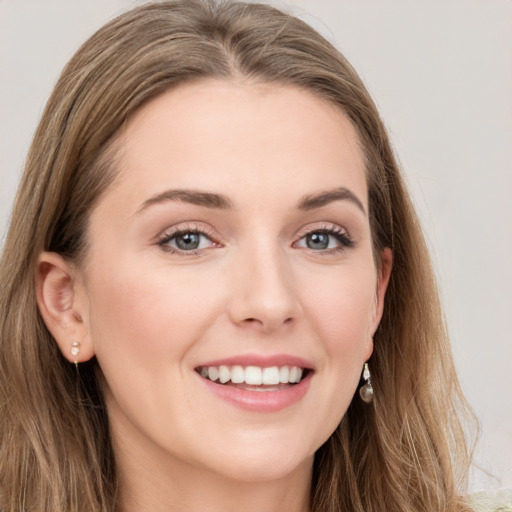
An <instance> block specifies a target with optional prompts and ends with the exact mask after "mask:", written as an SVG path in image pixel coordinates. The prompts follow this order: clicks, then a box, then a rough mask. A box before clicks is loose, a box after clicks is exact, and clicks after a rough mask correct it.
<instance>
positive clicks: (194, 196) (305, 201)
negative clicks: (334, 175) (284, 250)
mask: <svg viewBox="0 0 512 512" xmlns="http://www.w3.org/2000/svg"><path fill="white" fill-rule="evenodd" d="M165 201H179V202H183V203H189V204H193V205H196V206H204V207H205V208H213V209H220V210H229V209H232V208H233V203H232V202H231V200H230V199H229V198H228V197H227V196H225V195H223V194H214V193H212V192H202V191H198V190H187V189H176V190H166V191H164V192H162V193H160V194H157V195H155V196H152V197H150V198H149V199H147V200H146V201H144V202H143V203H142V205H141V207H140V208H139V209H138V210H137V213H140V212H142V211H143V210H145V209H146V208H148V207H149V206H152V205H154V204H159V203H163V202H165ZM334 201H350V202H352V203H353V204H355V205H356V206H357V207H358V208H359V209H360V210H361V211H362V212H363V213H364V214H365V215H366V210H365V208H364V206H363V203H362V202H361V201H360V199H359V198H358V197H357V196H356V195H355V194H354V193H353V192H352V191H350V190H349V189H348V188H345V187H339V188H335V189H332V190H326V191H323V192H319V193H317V194H308V195H305V196H303V197H302V198H301V199H300V200H299V202H298V204H297V209H298V210H314V209H315V208H321V207H322V206H326V205H328V204H329V203H332V202H334Z"/></svg>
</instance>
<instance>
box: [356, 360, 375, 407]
mask: <svg viewBox="0 0 512 512" xmlns="http://www.w3.org/2000/svg"><path fill="white" fill-rule="evenodd" d="M363 379H364V380H365V381H366V384H363V385H362V386H361V387H360V388H359V396H360V397H361V400H362V401H363V402H365V403H367V404H369V403H371V402H372V400H373V387H372V379H371V376H370V369H369V368H368V363H364V367H363Z"/></svg>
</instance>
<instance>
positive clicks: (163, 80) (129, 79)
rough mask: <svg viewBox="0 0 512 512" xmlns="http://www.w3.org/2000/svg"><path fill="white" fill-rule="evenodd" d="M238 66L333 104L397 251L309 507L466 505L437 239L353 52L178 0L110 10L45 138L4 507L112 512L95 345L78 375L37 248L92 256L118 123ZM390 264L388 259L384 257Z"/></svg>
mask: <svg viewBox="0 0 512 512" xmlns="http://www.w3.org/2000/svg"><path fill="white" fill-rule="evenodd" d="M205 77H217V78H220V79H226V80H229V79H232V78H234V77H243V78H247V79H252V78H254V79H257V80H260V81H265V82H267V83H276V84H285V85H290V86H293V87H300V88H303V89H305V90H308V91H310V92H313V93H314V94H316V95H318V96H319V97H321V98H323V99H326V100H328V101H330V102H332V103H333V104H335V105H337V106H338V107H339V108H340V109H341V110H342V111H344V112H345V113H346V114H347V115H348V117H349V118H350V119H351V121H352V123H353V124H354V126H355V127H356V129H357V132H358V135H359V138H360V141H361V146H362V147H363V149H364V152H365V157H366V170H367V181H368V194H369V210H370V223H371V229H372V236H373V244H374V252H375V254H376V255H377V254H379V253H380V251H381V249H382V248H384V247H391V248H392V251H393V271H392V274H391V279H390V284H389V287H388V291H387V297H386V306H385V310H384V316H383V318H382V321H381V324H380V327H379V329H378V331H377V333H376V336H375V340H374V341H375V350H374V355H373V357H372V360H371V370H372V381H373V386H374V389H375V395H376V400H375V402H374V403H373V404H372V405H371V406H367V405H365V404H363V403H361V402H360V401H359V400H358V399H354V400H353V402H352V404H351V405H350V407H349V409H348V411H347V413H346V415H345V418H344V420H343V422H342V423H341V425H340V426H339V427H338V428H337V430H336V431H335V432H334V433H333V434H332V436H331V437H330V439H329V440H328V441H327V442H326V443H325V445H324V446H322V447H321V448H320V449H319V450H318V452H317V454H316V457H315V463H314V473H313V486H312V495H311V510H312V511H314V512H334V511H339V510H344V511H347V512H355V511H358V512H363V511H364V512H378V511H381V512H384V511H386V512H389V511H403V512H405V511H407V512H413V511H425V512H426V511H429V512H432V511H444V512H449V511H453V512H455V511H459V512H460V511H463V510H468V508H467V506H466V505H465V504H464V503H465V502H464V499H463V498H461V497H460V494H461V492H463V491H464V485H465V480H464V479H465V475H466V471H467V466H468V463H469V453H468V449H467V446H466V441H465V436H464V432H463V424H462V423H461V419H460V418H470V415H469V413H468V409H467V405H466V403H465V401H464V399H463V397H462V394H461V391H460V388H459V384H458V381H457V378H456V375H455V371H454V367H453V362H452V357H451V353H450V348H449V343H448V338H447V334H446V331H445V326H444V320H443V316H442V312H441V307H440V304H439V299H438V292H437V289H436V284H435V280H434V277H433V271H432V267H431V264H430V261H429V257H428V251H427V249H426V246H425V242H424V238H423V235H422V232H421V229H420V226H419V223H418V220H417V217H416V214H415V212H414V209H413V207H412V205H411V202H410V199H409V195H408V193H407V191H406V189H405V186H404V183H403V180H402V178H401V176H400V172H399V169H398V166H397V162H396V160H395V157H394V155H393V151H392V148H391V145H390V142H389V139H388V136H387V133H386V130H385V128H384V125H383V123H382V121H381V119H380V117H379V114H378V111H377V109H376V107H375V105H374V103H373V101H372V100H371V98H370V96H369V94H368V92H367V91H366V89H365V87H364V85H363V83H362V82H361V80H360V79H359V77H358V75H357V74H356V73H355V71H354V70H353V69H352V67H351V66H350V64H349V63H348V62H347V61H346V59H345V58H344V57H343V56H342V55H341V54H340V53H339V52H338V51H337V50H336V49H335V48H333V47H332V46H331V45H330V44H329V43H328V42H327V41H326V40H325V39H323V38H322V37H321V36H320V35H319V34H318V33H316V32H315V31H314V30H313V29H312V28H310V27H309V26H308V25H306V24H305V23H304V22H302V21H300V20H298V19H296V18H294V17H292V16H289V15H287V14H284V13H282V12H280V11H278V10H276V9H274V8H272V7H269V6H265V5H258V4H245V3H239V2H227V3H226V2H223V3H219V2H212V1H206V0H205V1H199V0H177V1H171V2H157V3H152V4H148V5H146V6H142V7H139V8H136V9H134V10H132V11H130V12H127V13H125V14H124V15H122V16H120V17H118V18H116V19H115V20H113V21H111V22H110V23H108V24H107V25H106V26H104V27H103V28H102V29H100V30H99V31H98V32H97V33H96V34H94V35H93V36H92V37H91V38H90V39H89V40H88V41H87V42H86V43H85V44H84V45H83V46H82V47H81V48H80V49H79V50H78V51H77V53H76V54H75V55H74V57H73V58H72V59H71V61H70V62H69V63H68V65H67V66H66V67H65V69H64V70H63V72H62V75H61V77H60V79H59V81H58V83H57V85H56V86H55V89H54V91H53V93H52V95H51V97H50V99H49V101H48V104H47V106H46V109H45V111H44V114H43V116H42V119H41V122H40V124H39V127H38V129H37V132H36V134H35V137H34V140H33V143H32V146H31V149H30V152H29V155H28V158H27V162H26V167H25V172H24V175H23V178H22V181H21V184H20V187H19V191H18V195H17V198H16V202H15V207H14V211H13V214H12V221H11V225H10V229H9V231H8V234H7V238H6V242H5V247H4V252H3V256H2V260H1V263H0V283H2V284H1V286H2V294H1V297H0V308H1V317H0V509H1V510H2V511H4V512H14V511H19V510H38V511H52V512H55V511H62V512H64V511H65V512H78V511H82V512H99V511H103V512H107V511H109V512H113V511H114V510H115V509H116V488H117V486H116V468H115V460H114V454H113V451H112V447H111V442H110V436H109V426H108V419H107V415H106V411H105V406H104V402H103V398H102V391H101V385H100V379H101V370H100V369H99V368H98V365H97V363H96V362H95V360H94V359H93V360H92V361H91V362H89V363H86V364H84V365H82V367H81V369H80V372H79V373H77V372H76V371H75V369H74V368H73V367H72V365H70V364H69V363H68V362H67V361H66V360H65V359H64V358H63V357H62V356H61V354H60V352H59V350H58V348H57V345H56V343H55V341H54V340H53V339H52V337H51V335H50V333H49V332H48V330H47V328H46V326H45V324H44V322H43V321H42V319H41V316H40V314H39V312H38V308H37V304H36V300H35V294H34V274H35V265H36V260H37V256H38V255H39V254H40V253H41V251H44V250H47V251H55V252H58V253H60V254H61V255H63V256H64V257H65V258H67V259H68V260H69V261H71V262H74V263H75V264H77V265H79V264H80V261H81V259H82V257H83V255H84V254H85V252H86V251H87V236H86V235H87V222H88V217H89V214H90V212H91V210H92V208H93V207H94V205H95V204H96V202H97V201H98V199H99V198H100V196H101V194H102V193H103V192H104V191H105V190H106V189H107V188H108V186H109V184H110V183H111V181H112V180H113V178H114V176H115V172H116V158H115V144H114V142H115V137H116V134H117V133H118V132H119V130H120V128H121V127H122V126H123V124H124V123H126V121H127V120H128V119H129V118H130V116H131V115H132V114H133V113H134V112H135V111H136V110H137V109H138V108H140V107H141V105H143V104H144V103H145V102H147V101H148V100H149V99H151V98H154V97H155V96H156V95H158V94H160V93H162V92H163V91H166V90H168V89H170V88H172V87H175V86H176V85H177V84H182V83H185V82H190V81H194V80H200V79H202V78H205ZM378 263H379V262H378V261H377V264H378Z"/></svg>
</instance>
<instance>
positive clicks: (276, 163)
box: [114, 80, 367, 205]
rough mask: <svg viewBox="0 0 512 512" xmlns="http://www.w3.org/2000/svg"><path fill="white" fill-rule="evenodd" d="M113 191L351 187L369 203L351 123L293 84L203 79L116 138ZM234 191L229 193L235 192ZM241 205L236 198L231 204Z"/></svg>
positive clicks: (155, 104)
mask: <svg viewBox="0 0 512 512" xmlns="http://www.w3.org/2000/svg"><path fill="white" fill-rule="evenodd" d="M118 149H119V150H120V151H119V155H120V159H119V169H118V171H119V175H118V179H117V180H116V181H117V186H116V187H114V191H115V190H119V186H121V187H122V186H123V184H125V185H126V184H129V185H130V186H131V187H132V188H133V189H134V191H135V190H136V192H137V194H138V195H140V196H143V195H146V196H150V195H153V194H156V193H158V192H159V189H163V188H165V187H169V188H171V187H172V188H187V189H189V188H198V187H200V188H201V189H205V190H211V191H214V192H215V191H217V189H218V188H219V187H220V188H222V189H223V190H222V192H224V193H228V194H229V193H230V192H233V193H235V195H236V194H237V193H239V192H240V191H241V187H240V185H243V188H242V190H243V191H244V192H245V193H246V194H247V193H252V194H253V195H254V194H259V195H260V196H263V197H264V196H266V195H268V191H269V190H271V189H272V191H273V192H276V193H278V192H279V191H282V192H283V193H290V192H291V190H290V184H292V183H293V185H294V187H295V188H296V189H297V190H296V191H297V194H303V193H311V192H312V191H313V190H312V189H315V188H328V187H331V186H332V187H335V186H345V187H349V188H351V189H354V192H356V193H358V195H360V196H361V199H362V201H363V203H365V205H366V202H367V199H366V195H367V193H366V179H365V171H364V158H363V154H362V151H361V148H360V144H359V138H358V136H357V133H356V130H355V128H354V127H353V125H352V123H351V122H350V121H349V119H348V118H347V116H346V115H345V114H344V113H343V112H342V111H341V110H340V109H339V108H338V107H336V106H335V105H333V104H331V103H329V102H327V101H325V100H323V99H321V98H319V97H317V96H315V95H314V94H312V93H310V92H308V91H305V90H302V89H299V88H296V87H291V86H282V85H276V84H267V83H248V82H229V81H220V80H205V81H201V82H196V83H192V84H185V85H182V86H179V87H177V88H175V89H172V90H170V91H167V92H165V93H163V94H161V95H160V96H158V97H157V98H155V99H153V100H151V101H150V102H148V103H147V104H146V105H144V106H143V107H142V108H141V109H140V110H139V111H138V112H136V113H135V115H134V116H133V117H132V118H131V119H130V121H129V122H128V123H127V124H126V126H125V128H124V129H123V131H122V133H121V134H120V137H119V138H118ZM231 189H232V190H231ZM235 201H236V198H235Z"/></svg>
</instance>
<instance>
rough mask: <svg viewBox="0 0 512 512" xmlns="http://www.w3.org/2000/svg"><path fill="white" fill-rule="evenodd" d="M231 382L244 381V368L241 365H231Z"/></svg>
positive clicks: (238, 382) (239, 382)
mask: <svg viewBox="0 0 512 512" xmlns="http://www.w3.org/2000/svg"><path fill="white" fill-rule="evenodd" d="M231 382H232V383H233V384H241V383H242V382H245V370H244V369H243V367H242V366H232V367H231Z"/></svg>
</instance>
